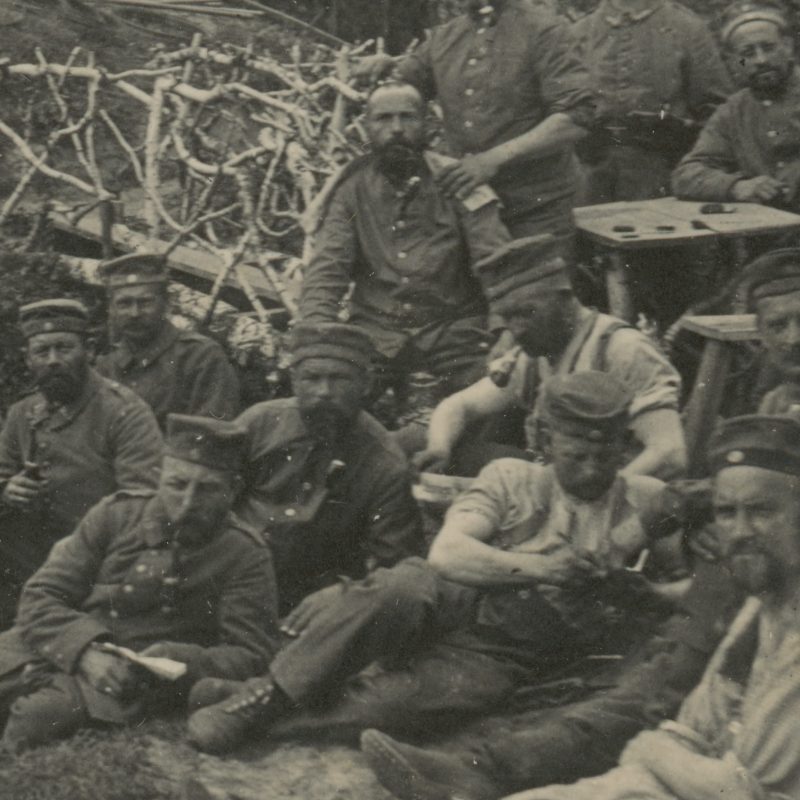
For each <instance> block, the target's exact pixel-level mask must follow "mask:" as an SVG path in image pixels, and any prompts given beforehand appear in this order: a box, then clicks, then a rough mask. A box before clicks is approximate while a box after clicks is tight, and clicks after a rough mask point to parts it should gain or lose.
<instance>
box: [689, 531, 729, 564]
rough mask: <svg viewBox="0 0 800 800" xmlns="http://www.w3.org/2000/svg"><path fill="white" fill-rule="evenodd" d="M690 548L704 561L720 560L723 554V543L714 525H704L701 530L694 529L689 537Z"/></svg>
mask: <svg viewBox="0 0 800 800" xmlns="http://www.w3.org/2000/svg"><path fill="white" fill-rule="evenodd" d="M689 549H690V550H691V551H692V552H693V553H694V554H695V555H696V556H699V557H700V558H702V559H703V561H711V562H714V561H719V559H720V557H721V556H722V545H721V544H720V541H719V537H718V536H717V531H716V529H715V528H714V526H713V525H704V526H703V527H702V528H700V529H699V530H696V531H693V532H692V535H691V537H690V538H689Z"/></svg>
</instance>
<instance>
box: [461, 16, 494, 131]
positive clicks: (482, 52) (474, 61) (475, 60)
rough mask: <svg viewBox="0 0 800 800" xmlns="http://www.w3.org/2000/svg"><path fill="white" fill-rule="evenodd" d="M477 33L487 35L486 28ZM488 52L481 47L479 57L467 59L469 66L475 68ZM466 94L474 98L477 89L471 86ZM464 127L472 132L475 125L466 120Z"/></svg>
mask: <svg viewBox="0 0 800 800" xmlns="http://www.w3.org/2000/svg"><path fill="white" fill-rule="evenodd" d="M476 33H477V34H478V35H479V36H483V35H484V34H485V33H486V28H478V30H477V31H476ZM488 52H489V49H488V48H487V47H486V46H485V45H481V46H480V47H479V48H478V50H477V55H475V56H472V57H471V58H469V59H467V65H468V66H470V67H474V66H475V65H476V64H477V63H478V60H479V59H481V58H483V57H484V56H485V55H486V54H487V53H488ZM464 94H465V95H466V96H467V97H472V96H473V95H474V94H475V89H474V88H473V87H472V86H469V87H467V88H466V89H465V90H464ZM464 127H465V128H467V130H470V129H471V128H474V127H475V123H474V122H473V121H472V120H471V119H468V120H465V121H464Z"/></svg>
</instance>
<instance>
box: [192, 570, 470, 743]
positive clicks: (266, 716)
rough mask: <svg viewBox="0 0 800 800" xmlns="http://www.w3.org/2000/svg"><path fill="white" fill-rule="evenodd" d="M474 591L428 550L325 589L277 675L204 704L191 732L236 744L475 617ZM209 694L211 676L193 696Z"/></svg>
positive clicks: (309, 605)
mask: <svg viewBox="0 0 800 800" xmlns="http://www.w3.org/2000/svg"><path fill="white" fill-rule="evenodd" d="M474 597H475V593H474V592H473V591H472V590H470V589H467V588H465V587H462V586H459V585H457V584H453V583H450V582H448V581H445V580H443V579H442V578H441V577H440V576H439V575H438V573H436V572H435V570H433V569H432V568H431V567H430V566H429V565H428V564H427V562H425V561H424V560H423V559H420V558H410V559H406V560H405V561H402V562H400V563H399V564H397V565H396V566H394V567H392V568H391V569H379V570H376V571H375V572H374V573H372V574H371V575H370V576H369V577H368V578H366V579H365V580H363V581H356V582H353V583H348V584H341V585H337V586H333V587H329V588H328V589H323V590H322V591H320V592H317V593H316V594H314V595H311V596H310V597H308V598H306V600H304V601H303V602H302V603H301V604H300V606H299V607H298V609H297V610H296V611H295V612H293V614H292V615H290V617H289V618H288V619H287V622H288V623H292V620H293V619H299V618H305V619H306V622H305V623H304V624H303V625H302V629H301V630H300V631H298V632H299V635H298V636H297V637H296V638H295V639H293V640H291V641H289V642H288V644H287V645H286V646H285V647H284V648H283V650H281V652H279V653H278V655H277V656H276V657H275V659H274V660H273V662H272V664H271V665H270V676H269V678H268V679H266V680H264V679H259V680H260V681H261V683H260V684H258V681H256V682H254V681H250V682H248V684H247V685H244V684H242V685H241V691H240V692H239V695H238V696H237V695H233V696H231V692H230V691H228V690H226V692H225V693H227V694H228V695H229V696H228V698H227V699H224V700H220V701H219V702H217V703H216V704H215V705H212V706H210V707H208V708H203V709H201V710H200V711H198V712H196V713H195V714H194V715H193V716H192V718H191V719H190V723H189V731H190V736H191V737H192V739H193V741H194V742H195V743H196V744H197V745H198V746H199V747H200V748H201V749H205V750H226V749H230V748H231V747H235V746H236V745H237V744H238V743H239V742H240V741H241V738H242V737H243V736H244V734H246V733H247V731H249V730H251V729H253V728H254V727H255V728H266V727H267V726H269V725H271V724H272V723H273V722H274V716H275V710H276V709H277V708H278V707H280V711H281V713H285V712H286V711H288V709H289V708H291V706H292V705H295V706H298V705H299V706H302V705H305V704H307V703H312V702H315V701H318V700H320V699H321V698H324V697H326V696H327V694H328V692H330V691H331V690H335V689H336V687H338V686H340V685H341V683H342V682H343V681H345V680H346V679H347V678H348V677H350V676H351V675H355V674H357V673H358V672H359V671H360V670H362V669H363V668H364V667H365V666H367V665H368V664H369V663H371V662H372V661H375V660H377V659H390V660H392V661H397V660H398V659H401V658H404V657H407V655H408V654H409V653H414V652H416V651H419V650H420V649H422V648H424V647H425V646H427V645H428V644H429V643H432V642H435V641H436V640H437V639H438V638H440V637H441V636H442V635H443V633H444V632H445V631H447V630H449V629H452V628H454V627H456V626H458V625H460V624H463V621H464V620H465V619H470V618H471V616H472V614H473V604H474ZM256 684H258V685H256ZM229 688H235V685H234V686H233V687H229ZM203 694H207V695H209V696H211V697H213V696H214V693H213V692H212V693H208V685H207V682H206V681H200V682H199V683H198V685H197V686H196V687H195V688H194V689H193V691H192V696H191V697H190V704H191V705H193V706H195V707H196V706H197V705H198V702H197V698H198V696H200V695H203Z"/></svg>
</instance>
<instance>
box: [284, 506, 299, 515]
mask: <svg viewBox="0 0 800 800" xmlns="http://www.w3.org/2000/svg"><path fill="white" fill-rule="evenodd" d="M283 513H284V515H285V516H287V517H296V516H297V512H296V511H295V510H294V509H293V508H287V509H284V512H283Z"/></svg>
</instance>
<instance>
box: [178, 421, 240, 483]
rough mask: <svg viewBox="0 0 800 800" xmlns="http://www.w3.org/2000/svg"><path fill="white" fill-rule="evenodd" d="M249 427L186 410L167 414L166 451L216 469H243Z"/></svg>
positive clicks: (232, 470) (185, 459)
mask: <svg viewBox="0 0 800 800" xmlns="http://www.w3.org/2000/svg"><path fill="white" fill-rule="evenodd" d="M246 445H247V431H246V430H245V429H244V428H243V427H241V426H240V425H237V424H236V423H235V422H227V421H224V420H219V419H212V418H211V417H192V416H188V415H186V414H168V415H167V435H166V440H165V448H164V453H165V455H168V456H172V457H173V458H179V459H181V461H191V462H192V463H193V464H202V465H203V466H205V467H212V468H213V469H218V470H226V471H228V472H239V470H240V469H241V468H242V464H243V463H244V457H245V448H246Z"/></svg>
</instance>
